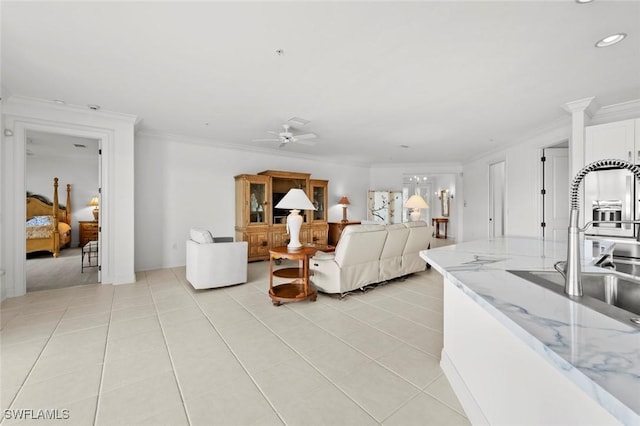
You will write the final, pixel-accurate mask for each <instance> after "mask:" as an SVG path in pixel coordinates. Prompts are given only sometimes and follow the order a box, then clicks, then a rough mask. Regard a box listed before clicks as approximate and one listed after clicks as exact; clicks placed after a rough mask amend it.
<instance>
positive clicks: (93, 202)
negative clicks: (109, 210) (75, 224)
mask: <svg viewBox="0 0 640 426" xmlns="http://www.w3.org/2000/svg"><path fill="white" fill-rule="evenodd" d="M99 204H100V202H99V201H98V197H97V196H96V197H92V198H91V201H89V204H87V205H88V206H91V207H95V208H94V209H93V218H94V219H95V220H98V213H99V212H98V205H99Z"/></svg>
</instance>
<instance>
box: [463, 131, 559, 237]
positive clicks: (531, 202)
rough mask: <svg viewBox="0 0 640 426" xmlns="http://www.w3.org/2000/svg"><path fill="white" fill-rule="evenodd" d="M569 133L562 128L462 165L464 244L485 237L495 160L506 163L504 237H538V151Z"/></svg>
mask: <svg viewBox="0 0 640 426" xmlns="http://www.w3.org/2000/svg"><path fill="white" fill-rule="evenodd" d="M570 132H571V127H570V126H569V125H563V126H561V127H560V128H558V129H555V130H552V131H548V132H546V133H544V134H542V135H537V136H535V137H532V138H531V139H529V140H527V141H525V142H522V143H519V144H517V145H514V146H512V147H509V148H507V149H505V150H501V151H497V152H493V153H491V154H488V155H486V156H484V157H482V158H479V159H477V160H475V161H472V162H470V163H467V164H465V165H464V171H463V176H464V178H463V181H464V194H465V195H464V201H463V206H464V207H463V208H464V222H463V226H464V235H463V239H464V241H471V240H476V239H482V238H487V237H488V236H489V165H490V164H493V163H496V162H498V161H505V162H506V168H505V169H506V170H505V171H506V179H505V180H506V196H505V198H506V209H505V234H506V235H508V236H529V237H539V236H541V228H540V223H541V217H542V210H541V209H542V207H541V198H540V197H541V195H540V189H541V179H542V178H541V163H540V157H541V154H542V148H544V147H548V146H551V145H555V144H557V143H560V142H562V141H565V140H567V139H568V138H569V134H570ZM568 184H569V182H567V185H568Z"/></svg>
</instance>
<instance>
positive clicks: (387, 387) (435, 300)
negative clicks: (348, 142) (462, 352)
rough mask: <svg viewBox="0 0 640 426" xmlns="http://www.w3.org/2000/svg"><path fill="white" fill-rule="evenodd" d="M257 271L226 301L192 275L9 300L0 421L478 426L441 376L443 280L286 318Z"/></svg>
mask: <svg viewBox="0 0 640 426" xmlns="http://www.w3.org/2000/svg"><path fill="white" fill-rule="evenodd" d="M248 268H249V271H248V272H249V274H248V277H249V282H248V283H247V284H244V285H237V286H233V287H227V288H221V289H213V290H199V291H195V290H194V289H193V288H192V287H191V286H190V285H189V284H188V283H187V282H186V278H185V268H184V267H182V268H171V269H162V270H156V271H148V272H140V273H138V274H137V282H136V283H135V284H128V285H119V286H112V285H85V286H77V287H71V288H62V289H57V290H49V291H40V292H33V293H29V294H27V295H25V296H21V297H16V298H11V299H7V300H5V301H3V302H2V304H1V305H0V314H1V316H2V322H0V327H1V328H2V330H1V332H0V338H1V339H2V362H3V365H4V363H5V362H6V363H7V365H11V368H2V369H0V383H1V387H2V389H1V390H2V392H1V393H0V395H1V398H0V412H4V410H5V409H10V410H20V409H51V410H53V409H58V410H60V413H61V415H64V413H66V414H67V415H68V416H69V421H70V423H69V424H78V425H98V426H102V425H133V424H140V425H141V424H148V425H172V426H178V425H193V426H197V425H212V424H214V425H225V426H234V425H264V426H266V425H287V426H298V425H300V426H311V425H336V426H337V425H349V426H360V425H363V426H364V425H367V426H368V425H371V426H374V425H385V426H394V425H398V426H400V425H402V426H411V425H416V426H418V425H419V426H425V425H468V424H469V422H468V420H467V418H466V417H465V414H464V411H463V409H462V407H461V406H460V404H459V402H458V400H457V398H456V396H455V394H454V393H453V391H452V390H451V387H450V385H449V382H448V381H447V378H446V377H445V376H444V375H443V372H442V370H441V369H440V366H439V360H440V352H441V350H442V294H443V289H442V282H443V280H442V276H440V275H439V274H438V273H437V272H436V271H434V270H433V269H430V270H427V271H425V272H421V273H417V274H413V275H411V276H410V277H408V278H407V279H406V280H404V281H400V280H398V281H394V282H391V283H388V284H386V285H382V286H379V287H376V288H373V289H371V290H369V291H367V292H365V293H362V292H359V291H358V292H355V293H353V294H352V295H349V296H347V297H345V298H344V299H340V298H339V297H332V296H327V295H324V294H320V295H318V300H317V301H316V302H313V303H312V302H300V303H287V304H284V305H282V306H279V307H275V306H273V305H272V304H271V300H270V299H269V296H268V294H267V291H268V286H269V284H268V283H269V281H268V279H269V278H268V277H269V263H268V262H256V263H251V264H249V265H248ZM62 410H66V411H62ZM10 412H11V411H10ZM34 423H36V422H34ZM37 423H38V424H47V423H49V422H47V421H38V422H37ZM52 423H57V424H63V423H64V424H67V422H66V421H64V420H63V421H53V422H52ZM4 424H14V420H7V421H5V422H4Z"/></svg>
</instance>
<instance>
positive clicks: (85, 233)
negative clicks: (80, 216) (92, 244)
mask: <svg viewBox="0 0 640 426" xmlns="http://www.w3.org/2000/svg"><path fill="white" fill-rule="evenodd" d="M78 229H79V231H80V232H79V236H78V239H79V240H80V243H79V244H78V247H84V246H85V245H86V244H87V243H88V242H89V241H96V240H97V239H98V221H97V220H79V221H78Z"/></svg>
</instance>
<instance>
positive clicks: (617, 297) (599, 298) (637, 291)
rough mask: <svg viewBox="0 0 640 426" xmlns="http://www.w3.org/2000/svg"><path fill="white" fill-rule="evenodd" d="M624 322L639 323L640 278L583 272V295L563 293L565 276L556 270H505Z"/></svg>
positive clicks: (637, 324)
mask: <svg viewBox="0 0 640 426" xmlns="http://www.w3.org/2000/svg"><path fill="white" fill-rule="evenodd" d="M508 272H510V273H512V274H514V275H517V276H518V277H520V278H524V279H525V280H527V281H530V282H532V283H534V284H537V285H539V286H541V287H544V288H546V289H548V290H551V291H553V292H555V293H558V294H560V295H563V296H565V297H567V298H569V299H571V300H573V301H575V302H578V303H580V304H582V305H585V306H588V307H590V308H591V309H593V310H595V311H598V312H600V313H602V314H604V315H607V316H608V317H611V318H613V319H616V320H618V321H622V322H624V323H625V324H630V323H631V324H633V325H636V326H639V325H640V318H639V317H640V281H637V280H634V279H631V278H625V277H624V276H621V275H618V274H614V273H583V274H582V275H581V279H582V291H583V296H582V297H576V296H569V295H567V294H565V292H564V277H563V276H562V275H560V273H558V272H556V271H515V270H510V271H508Z"/></svg>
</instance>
